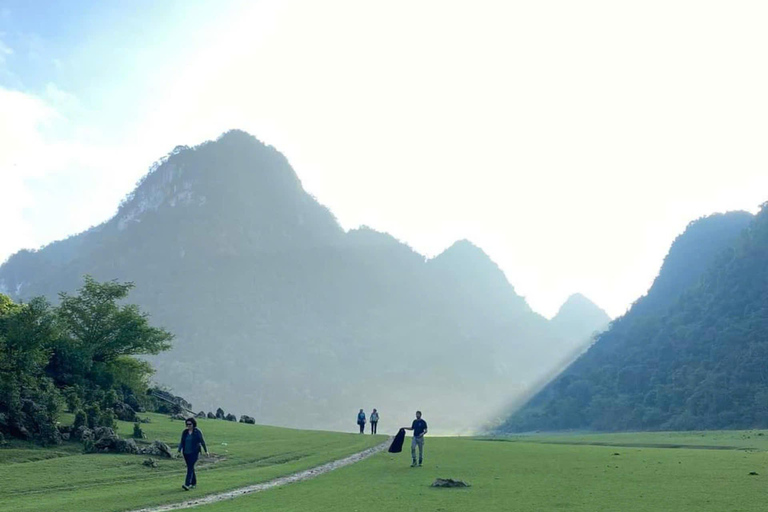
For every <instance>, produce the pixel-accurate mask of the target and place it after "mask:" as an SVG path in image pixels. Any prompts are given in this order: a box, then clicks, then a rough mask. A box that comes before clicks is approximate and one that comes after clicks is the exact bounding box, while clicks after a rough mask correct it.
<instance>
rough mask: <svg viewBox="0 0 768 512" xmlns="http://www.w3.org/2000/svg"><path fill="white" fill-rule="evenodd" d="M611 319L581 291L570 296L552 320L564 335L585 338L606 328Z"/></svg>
mask: <svg viewBox="0 0 768 512" xmlns="http://www.w3.org/2000/svg"><path fill="white" fill-rule="evenodd" d="M610 321H611V317H609V316H608V313H606V312H605V311H604V310H603V309H601V308H600V307H599V306H598V305H597V304H595V303H594V302H592V301H591V300H589V299H588V298H587V297H585V296H584V295H582V294H581V293H574V294H573V295H571V296H570V297H568V298H567V299H566V301H565V302H564V303H563V305H562V306H560V309H559V310H558V312H557V314H556V315H555V316H554V317H553V318H552V320H551V322H552V325H553V326H555V327H556V328H557V329H558V330H559V331H560V332H561V333H563V334H564V335H565V334H569V335H571V336H572V337H573V336H575V337H577V338H585V339H586V338H588V337H589V336H591V335H592V334H593V333H594V332H596V331H601V330H603V329H605V327H607V326H608V323H609V322H610Z"/></svg>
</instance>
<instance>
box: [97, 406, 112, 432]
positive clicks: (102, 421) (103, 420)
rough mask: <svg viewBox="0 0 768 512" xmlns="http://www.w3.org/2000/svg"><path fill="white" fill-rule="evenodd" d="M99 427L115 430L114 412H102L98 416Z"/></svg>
mask: <svg viewBox="0 0 768 512" xmlns="http://www.w3.org/2000/svg"><path fill="white" fill-rule="evenodd" d="M98 426H99V427H109V428H111V429H113V430H117V423H116V422H115V412H114V411H112V410H111V409H110V410H106V411H102V413H101V415H99V424H98Z"/></svg>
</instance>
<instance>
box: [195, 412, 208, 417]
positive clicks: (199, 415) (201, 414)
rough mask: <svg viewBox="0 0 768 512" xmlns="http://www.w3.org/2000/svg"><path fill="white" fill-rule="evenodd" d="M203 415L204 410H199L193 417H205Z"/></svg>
mask: <svg viewBox="0 0 768 512" xmlns="http://www.w3.org/2000/svg"><path fill="white" fill-rule="evenodd" d="M205 417H206V416H205V412H204V411H200V412H199V413H197V414H195V418H205Z"/></svg>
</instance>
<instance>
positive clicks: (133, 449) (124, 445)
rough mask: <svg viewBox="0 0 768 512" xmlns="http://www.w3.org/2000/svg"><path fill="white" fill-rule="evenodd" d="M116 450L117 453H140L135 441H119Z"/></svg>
mask: <svg viewBox="0 0 768 512" xmlns="http://www.w3.org/2000/svg"><path fill="white" fill-rule="evenodd" d="M114 449H115V451H116V452H117V453H132V454H137V453H139V447H138V446H136V441H134V440H133V439H118V440H117V442H116V443H115V447H114Z"/></svg>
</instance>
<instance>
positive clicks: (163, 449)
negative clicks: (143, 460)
mask: <svg viewBox="0 0 768 512" xmlns="http://www.w3.org/2000/svg"><path fill="white" fill-rule="evenodd" d="M139 453H141V454H143V455H154V456H155V457H165V458H167V459H172V458H173V452H172V451H171V447H170V446H168V445H167V444H165V443H164V442H162V441H157V440H155V441H153V442H152V444H151V445H149V446H147V447H146V448H143V449H142V450H141V451H140V452H139Z"/></svg>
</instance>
